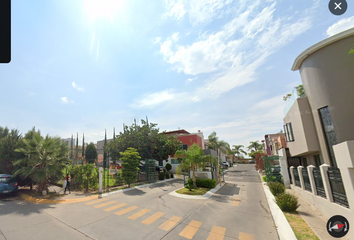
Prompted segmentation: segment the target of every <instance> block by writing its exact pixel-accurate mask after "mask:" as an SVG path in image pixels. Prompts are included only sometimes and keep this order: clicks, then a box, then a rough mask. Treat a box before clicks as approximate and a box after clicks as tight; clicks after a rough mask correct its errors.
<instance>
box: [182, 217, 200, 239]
mask: <svg viewBox="0 0 354 240" xmlns="http://www.w3.org/2000/svg"><path fill="white" fill-rule="evenodd" d="M200 226H202V222H198V221H195V220H192V221H191V222H190V223H189V224H188V226H187V227H185V228H184V229H183V231H182V232H180V234H179V235H180V236H182V237H185V238H188V239H192V238H193V237H194V235H195V234H196V233H197V231H198V229H199V228H200Z"/></svg>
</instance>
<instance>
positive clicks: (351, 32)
mask: <svg viewBox="0 0 354 240" xmlns="http://www.w3.org/2000/svg"><path fill="white" fill-rule="evenodd" d="M352 35H354V28H350V29H348V30H345V31H343V32H340V33H338V34H336V35H333V36H331V37H328V38H326V39H324V40H322V41H320V42H318V43H316V44H314V45H312V46H311V47H309V48H307V49H306V50H305V51H303V52H302V53H301V54H300V55H299V56H297V58H296V59H295V61H294V63H293V66H292V67H291V70H293V71H296V70H299V69H300V67H301V65H302V63H303V61H304V60H305V59H306V58H307V57H308V56H310V55H311V54H313V53H314V52H316V51H318V50H320V49H321V48H324V47H326V46H328V45H330V44H332V43H334V42H337V41H339V40H342V39H344V38H347V37H349V36H352Z"/></svg>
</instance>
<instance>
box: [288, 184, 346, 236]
mask: <svg viewBox="0 0 354 240" xmlns="http://www.w3.org/2000/svg"><path fill="white" fill-rule="evenodd" d="M286 191H287V192H288V193H292V194H294V195H295V196H297V197H298V202H299V204H300V207H299V208H298V209H297V212H298V213H299V214H300V216H301V217H302V219H304V221H305V222H306V223H307V225H309V227H310V228H311V229H312V230H313V231H314V232H315V233H316V235H317V236H318V238H319V239H321V240H333V239H338V238H334V237H332V236H331V235H329V234H328V232H327V226H326V225H327V221H328V219H326V218H325V217H324V216H323V215H322V214H321V213H320V212H319V211H318V210H316V209H315V208H314V207H313V206H311V205H310V204H309V203H308V202H307V201H306V200H305V199H304V198H302V197H301V195H299V194H297V193H296V192H295V191H294V190H292V189H287V190H286ZM341 239H343V240H348V238H346V237H343V238H341Z"/></svg>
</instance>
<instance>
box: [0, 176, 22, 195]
mask: <svg viewBox="0 0 354 240" xmlns="http://www.w3.org/2000/svg"><path fill="white" fill-rule="evenodd" d="M17 190H18V184H17V182H16V179H15V178H13V177H12V176H11V175H9V174H0V193H6V194H8V193H16V192H17Z"/></svg>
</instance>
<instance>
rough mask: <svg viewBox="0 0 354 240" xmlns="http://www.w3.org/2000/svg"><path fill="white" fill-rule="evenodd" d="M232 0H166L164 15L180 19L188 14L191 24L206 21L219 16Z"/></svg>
mask: <svg viewBox="0 0 354 240" xmlns="http://www.w3.org/2000/svg"><path fill="white" fill-rule="evenodd" d="M231 2H232V0H166V1H165V6H166V9H167V12H166V16H168V17H173V18H175V19H176V20H181V19H183V18H184V16H186V15H188V16H189V20H190V22H191V23H192V24H195V25H196V24H200V23H208V22H210V21H212V20H213V19H214V18H216V17H220V16H221V15H222V13H223V8H224V7H225V6H227V5H229V4H230V3H231Z"/></svg>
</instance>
